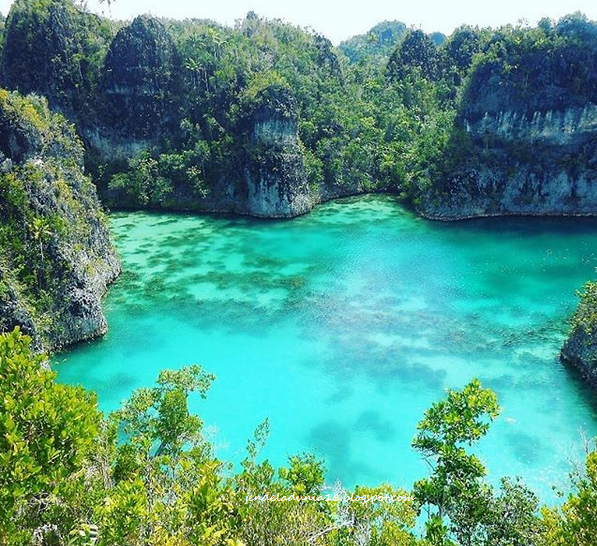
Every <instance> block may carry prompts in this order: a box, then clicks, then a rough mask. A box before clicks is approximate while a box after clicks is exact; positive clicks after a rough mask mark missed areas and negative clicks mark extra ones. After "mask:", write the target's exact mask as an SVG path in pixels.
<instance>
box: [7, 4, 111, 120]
mask: <svg viewBox="0 0 597 546" xmlns="http://www.w3.org/2000/svg"><path fill="white" fill-rule="evenodd" d="M110 39H111V37H110V35H109V31H108V28H107V27H106V25H103V24H102V21H101V19H100V17H98V16H95V15H92V14H90V13H87V12H85V11H83V10H81V9H79V8H78V7H77V6H76V5H75V3H74V2H73V1H72V0H45V1H44V2H31V1H30V0H15V2H14V3H13V5H12V7H11V10H10V14H9V16H8V19H7V21H6V30H5V32H4V36H3V42H4V48H3V51H2V55H0V73H1V75H2V82H1V83H0V85H2V87H6V88H7V89H14V90H17V91H19V92H20V93H22V94H28V93H36V94H40V95H44V96H45V97H46V98H47V99H48V101H49V103H50V106H51V108H52V109H53V110H59V111H60V112H62V113H64V114H65V115H67V116H68V117H69V118H70V119H71V120H79V118H80V117H81V116H82V115H84V116H87V117H88V111H89V108H90V105H91V103H92V101H93V97H92V95H93V88H94V82H95V80H96V79H97V76H98V74H97V66H94V65H93V64H91V63H90V62H89V59H94V58H96V57H98V56H101V51H102V50H103V49H104V48H105V47H106V44H107V43H109V40H110Z"/></svg>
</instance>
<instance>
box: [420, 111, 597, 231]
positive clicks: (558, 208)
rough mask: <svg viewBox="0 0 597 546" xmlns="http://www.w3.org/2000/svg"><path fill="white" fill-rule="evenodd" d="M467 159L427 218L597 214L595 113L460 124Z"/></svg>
mask: <svg viewBox="0 0 597 546" xmlns="http://www.w3.org/2000/svg"><path fill="white" fill-rule="evenodd" d="M462 130H463V131H464V132H465V137H464V138H466V139H468V140H469V145H468V151H467V156H466V157H464V158H463V159H462V161H461V162H460V164H457V165H454V166H453V169H452V170H451V172H449V173H446V174H445V175H444V176H445V180H444V181H443V183H442V184H441V185H440V186H439V187H440V188H441V192H437V193H435V194H434V193H431V194H430V197H429V199H427V200H426V202H425V205H424V207H423V212H424V214H425V215H426V216H429V217H433V218H438V219H450V220H451V219H459V218H470V217H477V216H499V215H537V216H548V215H551V216H593V215H596V214H597V138H596V137H597V106H596V105H595V104H593V103H589V104H586V105H584V106H582V107H570V108H567V109H563V110H547V111H535V112H529V113H524V112H520V111H513V110H503V111H499V112H496V113H494V114H491V113H487V112H486V113H485V114H484V115H483V116H482V117H481V118H479V119H477V120H469V119H467V118H464V119H463V120H462Z"/></svg>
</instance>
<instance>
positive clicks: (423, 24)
mask: <svg viewBox="0 0 597 546" xmlns="http://www.w3.org/2000/svg"><path fill="white" fill-rule="evenodd" d="M11 4H12V1H11V0H0V12H1V13H4V14H6V13H7V12H8V10H9V9H10V5H11ZM87 4H88V6H89V8H90V9H91V10H92V11H95V12H97V13H104V14H105V15H111V16H112V17H114V18H117V19H132V18H133V17H135V16H136V15H139V14H141V13H151V14H153V15H158V16H166V17H172V18H184V17H197V18H202V19H213V20H214V21H217V22H219V23H225V24H230V25H231V24H233V23H234V21H235V20H237V19H241V18H243V17H244V16H245V15H246V13H247V12H248V11H251V10H252V11H255V12H256V13H257V14H259V15H261V16H266V17H276V18H280V19H284V20H286V21H289V22H291V23H294V24H296V25H300V26H303V27H311V28H313V29H315V30H316V31H318V32H321V33H323V34H324V35H325V36H327V37H328V38H330V39H331V40H332V42H334V43H335V44H338V43H339V42H340V41H341V40H343V39H345V38H348V37H350V36H354V35H355V34H363V33H364V32H366V31H367V30H369V29H370V28H371V27H372V26H374V25H375V24H376V23H379V22H381V21H384V20H399V21H403V22H404V23H406V24H407V25H408V26H412V27H415V28H420V29H422V30H424V31H425V32H433V31H440V32H443V33H444V34H447V35H449V34H450V33H451V32H452V31H453V30H454V29H455V28H456V27H458V26H459V25H461V24H463V23H468V24H471V25H479V26H500V25H502V24H507V23H512V24H515V23H517V22H518V21H519V20H524V21H526V22H528V23H530V24H535V23H536V22H537V21H538V20H539V19H541V18H542V17H551V18H554V19H558V18H560V17H562V16H563V15H566V14H568V13H572V12H575V11H581V12H583V13H584V14H585V15H587V17H589V18H590V19H594V20H597V1H595V0H557V1H556V0H494V1H492V2H483V1H480V0H442V1H440V0H393V1H392V0H293V1H287V0H207V1H206V0H194V1H192V0H113V2H112V5H111V7H109V8H108V6H107V5H106V4H105V3H104V4H102V3H100V0H87Z"/></svg>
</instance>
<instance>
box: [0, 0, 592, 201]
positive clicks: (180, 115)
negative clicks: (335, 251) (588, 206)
mask: <svg viewBox="0 0 597 546" xmlns="http://www.w3.org/2000/svg"><path fill="white" fill-rule="evenodd" d="M4 42H5V43H4V47H3V51H2V58H1V71H0V76H1V78H0V81H1V83H2V85H4V86H5V87H8V88H10V89H16V90H18V91H20V92H22V93H32V92H33V93H37V94H41V95H44V96H46V97H47V98H48V100H49V103H50V106H52V107H54V108H56V109H58V110H60V111H62V112H63V113H64V114H65V115H66V116H67V117H68V118H69V119H71V120H72V121H74V122H75V124H76V125H77V128H78V131H79V133H80V135H81V136H82V138H83V140H84V141H85V143H86V149H87V156H86V157H87V165H88V168H89V170H90V173H91V174H92V175H93V177H94V179H95V180H96V183H97V184H98V188H99V190H100V195H101V196H102V197H103V199H104V202H106V203H107V204H109V205H111V206H114V207H129V208H161V207H165V208H193V203H195V202H196V201H201V200H204V201H205V200H207V201H209V200H210V195H211V194H212V192H213V191H214V187H216V186H217V185H218V183H220V182H221V181H222V180H226V181H227V182H226V183H227V184H232V185H233V184H235V183H237V182H236V180H237V178H238V172H240V171H243V169H245V168H246V166H247V164H250V158H252V157H255V156H257V157H258V158H259V157H261V159H263V154H265V155H267V151H266V150H260V149H256V148H255V143H254V142H251V139H250V138H248V134H249V133H250V132H251V126H252V125H251V124H252V123H254V122H255V120H257V121H259V120H260V119H262V120H263V117H264V116H270V117H271V116H272V115H279V116H282V119H284V116H286V118H287V119H290V120H294V121H295V122H296V125H297V130H298V142H299V145H300V148H301V152H302V156H303V158H304V165H305V169H306V175H307V178H308V181H309V185H310V188H311V191H312V193H313V195H314V198H315V199H325V198H327V197H329V196H332V197H333V196H336V195H342V194H350V193H360V192H365V191H390V192H393V193H398V194H400V195H402V196H403V197H404V198H405V199H406V200H407V201H409V202H414V203H415V204H417V203H420V202H421V200H425V199H427V198H429V196H430V195H435V194H437V193H442V192H446V191H449V190H450V188H449V187H446V184H449V183H450V173H452V172H453V171H454V170H456V169H457V167H458V166H459V165H461V164H462V163H466V161H467V160H470V161H474V160H475V159H479V158H478V156H479V155H482V154H483V153H485V151H484V149H483V147H482V146H476V145H475V144H476V143H474V142H473V141H472V139H471V136H470V135H469V134H468V133H467V132H466V131H465V130H464V128H463V125H462V123H461V121H462V119H464V118H465V117H466V118H467V119H468V118H472V119H475V117H476V116H479V115H481V113H483V112H486V111H489V112H491V111H492V108H493V109H495V108H499V107H500V105H502V104H503V103H504V101H506V102H507V103H508V104H512V105H513V106H516V107H518V106H521V107H522V108H525V109H527V110H529V111H531V112H532V111H533V110H540V111H544V110H547V109H550V108H556V107H558V106H561V105H563V104H565V105H574V104H581V103H584V102H586V101H588V100H594V99H595V97H594V94H595V89H597V87H596V86H595V78H596V77H597V76H596V74H597V70H596V66H595V63H596V61H595V59H596V58H597V57H596V55H595V52H596V51H597V25H595V24H594V23H592V22H590V21H588V20H587V19H586V18H585V17H584V16H582V15H581V14H574V15H570V16H567V17H565V18H563V19H562V20H560V21H559V22H557V23H556V22H553V21H550V20H547V19H545V20H542V21H541V22H540V23H539V25H538V26H537V27H536V28H529V27H525V26H519V27H511V26H508V27H503V28H500V29H497V30H490V29H479V28H472V27H467V26H464V27H461V28H459V29H457V30H456V31H455V32H454V33H453V34H452V35H451V36H450V37H449V38H447V39H445V40H444V39H443V38H441V37H440V39H437V36H427V35H426V34H424V33H423V32H421V31H420V30H410V29H406V28H405V27H404V25H403V24H401V23H398V22H391V23H390V22H386V23H382V24H380V25H378V26H377V27H375V28H374V29H372V30H371V31H370V33H368V34H367V35H364V36H361V37H356V38H354V39H351V40H347V41H346V42H344V43H343V44H341V46H340V48H339V49H336V48H334V47H333V46H332V44H331V43H330V42H329V40H327V39H326V38H325V37H323V36H321V35H318V34H315V33H313V32H311V31H306V30H303V29H300V28H297V27H294V26H292V25H290V24H288V23H285V22H282V21H278V20H267V19H263V18H260V17H259V16H258V15H256V14H255V13H252V12H251V13H249V14H248V15H247V16H246V18H245V19H243V20H240V21H238V22H237V24H236V26H235V27H234V28H229V27H224V26H221V25H218V24H216V23H213V22H210V21H202V20H185V21H173V20H156V19H152V18H149V17H139V18H137V19H136V20H135V21H133V22H132V23H131V24H124V23H119V22H113V21H110V20H107V19H102V18H100V17H98V16H95V15H92V14H89V13H87V12H86V11H85V10H83V9H82V8H81V7H79V6H78V5H77V4H76V3H74V2H73V1H72V0H36V1H35V2H31V1H30V0H17V1H16V2H15V3H14V5H13V7H12V9H11V11H10V14H9V15H8V18H7V20H6V29H5V38H4ZM438 43H440V45H438ZM498 81H501V82H503V83H504V85H501V84H500V85H498ZM546 89H547V90H546ZM538 90H541V92H540V93H538V92H537V91H538ZM272 112H274V114H272ZM260 116H261V117H260ZM485 145H487V143H485ZM514 147H515V146H514ZM523 148H524V146H522V145H521V149H520V150H518V152H519V153H521V154H523V153H526V152H525V150H526V148H524V149H523ZM514 151H516V150H514ZM260 154H261V155H260ZM471 158H472V159H471ZM185 205H187V206H186V207H185Z"/></svg>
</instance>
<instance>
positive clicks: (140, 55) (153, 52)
mask: <svg viewBox="0 0 597 546" xmlns="http://www.w3.org/2000/svg"><path fill="white" fill-rule="evenodd" d="M179 73H180V60H179V57H178V53H177V51H176V48H175V46H174V43H173V41H172V38H171V37H170V35H169V34H168V32H167V31H166V29H165V28H164V25H163V24H162V23H161V22H160V21H158V20H157V19H153V18H151V17H147V16H140V17H137V18H136V19H135V20H134V21H133V22H132V23H131V24H130V25H128V26H125V27H123V28H121V29H120V30H119V31H118V33H117V34H116V36H115V37H114V40H113V41H112V44H111V45H110V49H109V50H108V53H107V55H106V59H105V62H104V67H103V74H102V77H101V80H100V83H99V90H98V96H97V99H96V100H97V104H98V115H99V120H98V123H97V124H96V125H95V126H92V127H89V126H88V127H86V128H85V131H84V132H85V135H86V137H87V139H88V140H89V141H90V143H91V145H92V146H93V147H94V148H95V152H96V153H99V154H100V156H102V157H104V158H106V159H109V160H114V159H128V158H131V157H134V156H135V155H138V154H139V151H142V150H145V149H147V148H149V147H150V146H151V145H155V143H157V141H158V140H159V138H160V137H161V136H162V134H163V133H164V132H168V131H169V130H170V129H171V128H172V127H171V126H172V124H173V123H175V122H176V121H177V120H176V119H174V118H175V117H176V116H175V107H174V105H173V103H174V96H175V95H176V93H177V92H178V91H179V90H178V75H179Z"/></svg>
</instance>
